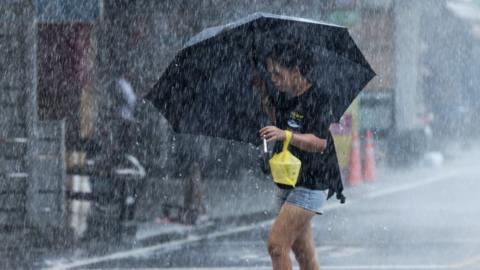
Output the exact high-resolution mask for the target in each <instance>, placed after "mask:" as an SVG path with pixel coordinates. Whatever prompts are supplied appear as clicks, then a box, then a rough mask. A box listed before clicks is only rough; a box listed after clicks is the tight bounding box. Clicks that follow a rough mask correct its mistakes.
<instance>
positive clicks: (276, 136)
mask: <svg viewBox="0 0 480 270" xmlns="http://www.w3.org/2000/svg"><path fill="white" fill-rule="evenodd" d="M260 136H261V137H262V138H264V139H267V142H269V141H272V140H277V141H284V140H285V138H286V137H285V130H283V129H279V128H277V127H276V126H266V127H264V128H262V129H260Z"/></svg>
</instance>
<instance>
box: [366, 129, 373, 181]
mask: <svg viewBox="0 0 480 270" xmlns="http://www.w3.org/2000/svg"><path fill="white" fill-rule="evenodd" d="M364 167H365V172H364V178H365V180H366V181H375V152H374V150H373V133H372V132H371V131H367V141H366V142H365V166H364Z"/></svg>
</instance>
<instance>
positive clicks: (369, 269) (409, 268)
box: [92, 264, 455, 270]
mask: <svg viewBox="0 0 480 270" xmlns="http://www.w3.org/2000/svg"><path fill="white" fill-rule="evenodd" d="M320 268H321V269H332V270H337V269H338V270H403V269H405V270H424V269H425V270H427V269H431V270H442V269H443V270H444V269H455V267H452V266H449V265H436V264H419V265H415V264H414V265H408V264H406V265H388V264H386V265H321V266H320ZM112 269H118V268H112ZM252 269H256V270H271V269H272V267H271V266H263V267H262V266H260V267H259V266H252V267H203V268H190V267H189V268H144V269H143V270H252ZM293 269H294V270H297V269H299V268H298V267H293ZM92 270H93V269H92ZM98 270H100V269H98ZM102 270H108V269H105V268H102ZM136 270H142V268H140V269H136Z"/></svg>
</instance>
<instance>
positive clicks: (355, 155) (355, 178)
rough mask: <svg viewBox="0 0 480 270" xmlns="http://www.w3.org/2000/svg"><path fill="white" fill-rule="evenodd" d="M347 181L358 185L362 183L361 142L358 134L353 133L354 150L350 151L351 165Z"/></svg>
mask: <svg viewBox="0 0 480 270" xmlns="http://www.w3.org/2000/svg"><path fill="white" fill-rule="evenodd" d="M347 182H348V184H349V185H350V186H357V185H359V184H361V183H362V169H361V163H360V142H359V140H358V135H357V134H353V136H352V151H350V165H349V167H348V178H347Z"/></svg>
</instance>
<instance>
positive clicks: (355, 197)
mask: <svg viewBox="0 0 480 270" xmlns="http://www.w3.org/2000/svg"><path fill="white" fill-rule="evenodd" d="M479 153H480V152H479V151H473V150H471V151H470V153H469V154H467V155H465V156H464V157H463V158H461V159H457V160H453V161H452V162H449V164H447V165H445V166H442V167H439V168H435V169H421V170H417V171H395V172H390V173H389V174H388V175H387V174H384V175H383V176H381V177H382V178H383V179H381V180H380V179H379V181H377V182H375V183H372V184H369V185H363V186H361V187H357V188H350V189H348V190H347V192H346V194H347V195H348V196H349V201H348V203H347V204H346V205H343V206H341V205H339V204H338V203H337V202H333V200H332V202H329V204H327V206H326V213H325V215H323V216H318V217H316V218H315V219H314V237H315V242H316V244H317V256H318V259H319V262H320V264H321V268H322V269H480V196H479V195H478V194H480V193H479V191H480V166H478V165H477V164H476V163H477V162H476V161H477V160H480V159H479V158H478V157H480V154H479ZM387 176H388V179H387ZM268 229H269V222H265V223H263V224H256V225H251V226H244V227H239V228H227V229H225V230H224V231H219V232H215V233H213V234H210V235H209V236H208V237H206V238H201V237H196V236H192V237H191V238H190V239H186V240H182V241H178V242H172V243H169V244H160V245H157V246H151V247H144V248H141V249H134V250H130V251H125V252H122V253H114V254H112V255H110V257H105V256H103V257H102V256H99V257H93V258H90V259H89V261H85V260H84V261H82V260H79V261H77V262H69V263H66V264H57V265H55V266H53V265H51V266H53V267H52V269H75V268H76V267H77V268H81V269H85V268H88V269H132V268H133V269H134V268H139V269H145V268H149V269H151V268H153V269H163V268H170V269H176V268H182V269H183V268H187V269H269V268H270V260H269V257H268V253H267V251H266V245H265V241H266V238H267V235H268Z"/></svg>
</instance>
